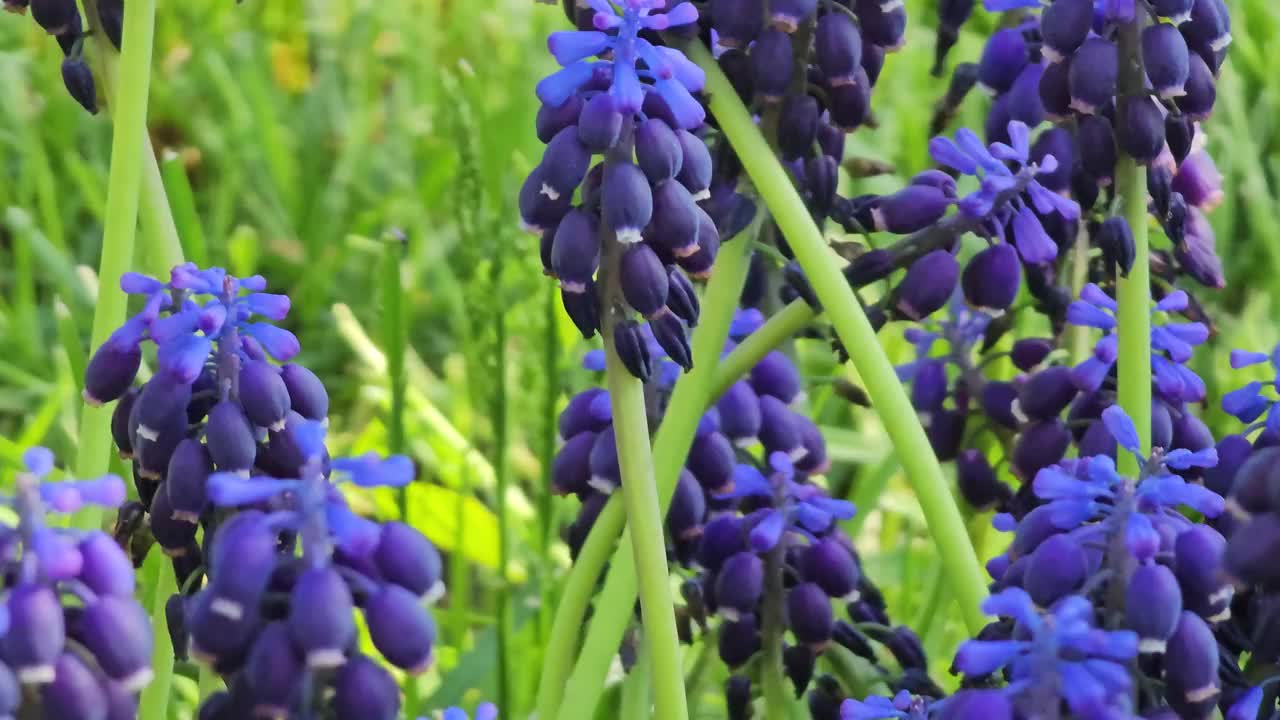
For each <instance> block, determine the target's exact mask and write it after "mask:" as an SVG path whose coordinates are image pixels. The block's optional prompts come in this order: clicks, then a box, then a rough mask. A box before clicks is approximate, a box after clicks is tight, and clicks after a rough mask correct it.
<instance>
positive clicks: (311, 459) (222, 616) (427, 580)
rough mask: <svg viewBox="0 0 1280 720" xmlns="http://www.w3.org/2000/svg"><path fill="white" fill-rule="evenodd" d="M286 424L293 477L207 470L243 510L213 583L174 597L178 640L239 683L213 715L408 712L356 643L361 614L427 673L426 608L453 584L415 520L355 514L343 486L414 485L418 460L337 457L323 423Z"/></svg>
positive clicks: (390, 649) (393, 660)
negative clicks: (296, 460)
mask: <svg viewBox="0 0 1280 720" xmlns="http://www.w3.org/2000/svg"><path fill="white" fill-rule="evenodd" d="M285 432H286V437H287V438H288V440H289V442H290V443H291V445H292V446H293V448H294V450H295V452H297V453H298V456H299V457H300V458H302V463H301V470H300V471H299V473H298V474H297V476H296V477H295V478H292V479H280V478H274V477H265V476H256V477H252V478H245V477H242V476H241V475H239V474H236V473H226V472H222V473H215V474H213V475H212V476H210V477H209V479H208V495H209V499H210V501H211V502H212V503H213V504H214V505H216V506H217V507H219V508H224V509H238V512H236V513H235V514H234V515H231V516H230V517H229V518H228V519H227V520H225V521H223V522H222V523H221V524H220V525H219V527H218V529H217V532H216V534H214V536H213V539H212V542H211V543H210V547H209V554H208V560H207V563H208V570H207V575H208V583H207V584H206V585H205V587H204V588H203V589H201V590H200V591H198V592H196V593H194V594H192V595H189V596H185V597H184V596H175V598H177V599H176V600H175V601H173V602H175V603H180V605H181V607H180V609H179V610H178V611H177V612H175V615H176V619H177V620H178V624H179V627H178V628H171V629H175V630H178V631H179V632H176V633H175V636H176V637H175V646H182V647H189V648H190V652H191V653H192V654H193V655H195V656H196V657H197V658H199V659H201V660H203V661H205V662H208V663H210V664H211V665H212V666H213V668H214V669H215V670H216V671H217V672H218V673H220V674H221V675H223V676H224V677H226V678H227V680H228V682H227V686H228V688H229V690H228V691H226V692H223V693H220V694H218V695H215V696H213V697H212V698H210V699H209V700H208V701H207V708H206V712H207V713H208V715H209V716H210V717H217V718H239V717H248V716H250V715H253V716H259V717H279V718H292V717H307V716H310V713H312V712H316V711H319V710H321V709H324V710H326V712H327V713H332V716H333V717H337V718H339V719H343V718H350V719H351V720H355V719H356V718H361V719H364V718H387V719H388V720H390V719H392V718H398V717H399V712H400V694H399V687H398V684H397V682H396V680H395V678H394V677H393V676H392V675H391V673H390V672H388V671H387V669H386V668H384V667H383V666H382V665H381V664H380V663H378V662H377V661H376V660H375V659H373V658H371V657H369V656H367V655H364V654H362V653H361V652H360V651H359V650H358V648H357V645H356V640H357V630H356V621H355V617H354V613H355V609H356V608H360V609H361V610H362V611H363V614H364V619H365V626H366V627H367V629H368V633H369V638H370V640H371V641H372V643H373V646H374V647H375V648H376V649H377V650H378V652H379V653H380V654H381V656H382V658H383V659H384V660H385V661H386V662H388V663H390V664H391V665H394V666H396V667H398V668H400V669H401V670H404V671H407V672H415V673H416V672H421V671H423V670H425V669H426V668H427V667H428V666H429V665H430V664H431V661H432V657H433V646H434V644H435V624H434V621H433V620H432V618H431V614H430V613H429V612H428V610H427V604H428V603H429V602H431V601H432V600H433V599H434V598H435V597H436V596H438V594H439V592H440V591H441V589H442V587H443V586H442V585H441V582H440V569H441V568H440V558H439V556H438V555H437V553H436V551H435V548H433V547H432V546H431V544H430V543H429V542H428V541H427V539H426V538H425V537H423V536H422V534H421V533H419V532H418V531H417V530H415V529H413V528H411V527H409V526H408V525H405V524H403V523H398V522H394V523H386V524H383V525H379V524H377V523H374V522H372V521H370V520H366V519H364V518H361V517H359V516H357V515H355V514H354V513H353V512H352V511H351V510H350V508H349V507H348V506H347V504H346V502H345V500H344V499H343V496H342V494H341V492H340V491H339V487H338V484H339V483H340V482H343V481H345V482H350V483H352V484H354V485H357V486H359V487H402V486H404V485H405V484H406V483H408V482H410V481H411V480H412V479H413V473H414V470H413V465H412V463H411V462H410V461H409V460H408V458H405V457H401V456H394V457H390V458H386V459H380V458H378V457H377V456H375V455H366V456H362V457H356V458H345V459H335V460H332V461H329V460H328V455H327V453H326V451H325V447H324V428H323V426H322V425H321V424H320V423H318V422H315V421H305V422H302V423H299V424H297V425H295V426H292V427H290V428H289V429H287V430H286V431H285ZM331 473H332V474H333V475H334V476H337V477H331ZM298 546H300V552H298ZM202 716H203V715H202Z"/></svg>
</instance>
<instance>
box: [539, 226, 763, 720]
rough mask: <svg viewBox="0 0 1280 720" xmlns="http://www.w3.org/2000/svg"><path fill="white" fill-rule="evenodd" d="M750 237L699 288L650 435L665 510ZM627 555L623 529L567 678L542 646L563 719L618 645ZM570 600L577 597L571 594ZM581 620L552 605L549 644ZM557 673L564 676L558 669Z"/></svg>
mask: <svg viewBox="0 0 1280 720" xmlns="http://www.w3.org/2000/svg"><path fill="white" fill-rule="evenodd" d="M753 237H754V235H753V234H752V233H751V232H750V231H748V233H747V234H745V235H744V236H743V237H741V238H738V239H736V240H733V241H732V242H727V243H725V244H724V245H722V246H721V247H720V254H719V255H717V256H716V262H715V267H714V269H713V270H712V273H711V280H710V281H709V282H708V283H707V289H706V292H705V293H703V297H702V315H701V317H700V318H699V322H698V327H697V328H695V329H694V332H693V340H692V348H693V369H692V370H690V371H689V372H687V373H685V375H684V376H683V377H682V378H681V379H680V381H679V382H677V383H676V387H675V390H674V391H673V392H672V394H671V400H670V402H668V403H667V410H666V413H665V414H664V415H663V419H662V424H661V425H660V426H659V427H658V431H657V433H655V435H654V441H653V457H654V461H655V463H656V472H655V481H656V483H657V486H658V497H659V501H660V504H661V507H662V508H663V511H664V512H665V510H666V508H667V506H668V505H670V503H671V494H672V492H673V491H674V490H675V486H676V480H677V479H678V478H679V476H680V469H681V468H682V467H684V459H685V457H686V456H688V454H689V448H690V447H691V446H692V445H693V435H694V431H695V430H697V427H698V421H699V420H700V419H701V417H702V413H703V412H704V411H705V410H706V408H707V406H708V405H709V404H710V402H711V400H712V398H714V397H716V396H715V395H712V394H710V387H711V378H712V377H714V376H715V374H716V372H717V365H718V363H719V359H720V352H721V350H722V349H723V348H724V341H725V339H726V338H727V337H728V336H729V324H730V323H731V322H732V321H733V314H734V311H735V310H736V309H737V306H738V297H739V295H740V294H741V293H742V285H743V283H744V282H745V281H746V277H747V267H748V266H749V264H750V263H749V258H750V250H751V239H752V238H753ZM616 503H617V500H616V499H610V501H609V504H608V505H606V506H605V510H604V512H602V513H601V515H600V517H599V518H597V519H596V522H595V525H593V526H592V528H591V533H590V535H588V537H587V542H586V548H590V549H592V550H598V549H599V548H601V547H603V548H605V552H607V548H608V547H609V546H610V545H612V543H613V539H614V538H616V537H618V535H619V533H621V532H622V524H623V517H622V514H621V513H620V512H612V513H611V512H610V510H611V508H612V507H613V506H614V505H615V504H616ZM632 557H633V553H632V549H631V542H630V538H629V535H623V536H622V541H621V542H620V543H619V544H618V549H617V551H616V552H615V553H614V555H613V559H612V561H610V564H609V575H608V578H607V579H606V581H605V586H604V589H603V590H602V591H601V593H600V600H599V602H597V603H596V614H595V616H594V617H593V618H592V620H591V625H590V627H589V628H588V630H587V638H586V640H585V642H584V643H583V647H582V651H581V654H580V655H579V658H578V661H577V663H576V665H575V666H574V668H573V673H572V674H571V675H569V676H568V680H567V683H565V682H562V683H557V684H554V685H553V684H552V683H554V679H553V677H551V676H553V675H560V674H561V673H562V672H567V670H561V669H560V668H556V667H553V666H552V663H551V654H550V648H549V649H548V660H547V663H546V665H545V666H544V668H543V677H542V683H541V684H540V686H539V687H540V693H539V698H540V699H539V707H540V708H541V707H543V706H544V704H548V703H545V702H544V701H545V698H544V697H543V696H544V694H545V693H547V692H548V691H549V692H551V693H564V695H565V696H567V697H570V698H573V701H572V702H571V703H568V704H566V705H565V707H563V708H561V710H560V714H559V716H558V717H560V718H562V720H568V719H569V718H590V717H592V715H593V713H594V712H595V708H596V705H597V704H598V703H599V701H600V695H601V693H602V692H603V689H604V680H605V676H606V675H607V674H608V671H609V664H610V659H611V658H612V657H613V655H614V654H615V653H617V651H618V643H619V642H621V640H622V634H623V632H624V631H625V630H626V626H627V622H628V619H629V618H630V608H631V607H632V606H634V605H635V601H636V575H635V565H634V563H633V561H632ZM591 559H592V560H595V562H588V557H587V550H586V549H585V548H584V550H583V551H582V553H581V554H580V555H579V557H578V560H577V562H576V563H574V566H573V570H572V571H571V572H570V575H569V583H570V585H571V586H572V589H571V588H569V587H566V589H565V595H564V596H563V599H562V600H561V602H562V603H565V602H566V601H567V600H568V599H569V596H570V594H571V592H584V590H583V588H585V592H587V593H590V591H591V590H592V589H593V588H594V587H595V582H596V580H597V578H599V576H600V572H601V571H602V569H603V567H604V558H603V557H599V556H595V557H593V558H591ZM574 600H575V601H576V600H577V598H574ZM585 603H586V600H585V599H583V600H582V604H583V607H585ZM581 625H582V613H581V611H578V612H576V613H575V614H570V613H568V612H566V611H565V608H564V605H562V606H561V608H560V610H558V611H557V613H556V619H555V623H554V624H553V626H552V630H551V642H552V643H553V645H552V647H555V644H556V643H559V642H560V637H561V636H562V634H570V635H571V636H572V637H575V638H576V634H577V632H578V629H579V627H580V626H581ZM556 657H557V659H559V658H562V657H564V655H563V654H560V653H558V654H557V656H556ZM560 677H562V678H563V677H564V676H563V675H560ZM556 705H559V699H558V698H557V699H556V702H555V705H553V707H554V706H556ZM538 717H551V715H544V714H543V713H542V712H539V713H538Z"/></svg>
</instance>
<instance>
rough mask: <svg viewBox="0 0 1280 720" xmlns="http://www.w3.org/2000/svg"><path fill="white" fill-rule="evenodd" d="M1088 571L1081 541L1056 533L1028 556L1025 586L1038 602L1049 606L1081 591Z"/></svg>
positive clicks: (1024, 577)
mask: <svg viewBox="0 0 1280 720" xmlns="http://www.w3.org/2000/svg"><path fill="white" fill-rule="evenodd" d="M1088 572H1089V567H1088V562H1087V560H1086V559H1085V554H1084V549H1083V548H1081V547H1080V543H1079V542H1077V541H1076V540H1075V539H1073V538H1071V537H1069V536H1067V535H1053V536H1051V537H1049V538H1047V539H1046V540H1045V541H1044V542H1042V543H1040V546H1039V547H1037V548H1036V550H1035V552H1033V553H1031V556H1030V557H1029V558H1028V560H1027V569H1026V572H1025V573H1024V574H1023V577H1022V587H1023V589H1025V590H1026V591H1027V594H1029V595H1030V596H1031V599H1032V600H1034V601H1035V603H1036V604H1037V605H1039V606H1040V607H1043V608H1047V607H1049V606H1051V605H1052V604H1053V603H1054V602H1056V601H1057V600H1058V599H1059V598H1061V597H1064V596H1066V595H1069V594H1071V593H1073V592H1075V591H1076V590H1078V589H1079V588H1080V586H1081V585H1083V584H1084V581H1085V578H1086V576H1087V575H1088Z"/></svg>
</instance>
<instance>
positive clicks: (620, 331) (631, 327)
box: [613, 245, 666, 382]
mask: <svg viewBox="0 0 1280 720" xmlns="http://www.w3.org/2000/svg"><path fill="white" fill-rule="evenodd" d="M635 247H644V246H643V245H637V246H635ZM662 278H663V279H664V280H665V279H666V276H665V275H663V276H662ZM663 309H665V308H663ZM613 347H614V350H615V351H616V352H617V353H618V358H619V359H621V360H622V364H623V366H625V367H626V368H627V372H629V373H631V375H632V376H633V377H635V378H636V379H638V380H640V382H648V381H649V378H650V377H651V376H652V375H653V361H652V359H651V358H650V357H649V342H648V338H646V337H645V336H644V334H643V333H642V332H641V331H640V326H639V325H637V324H636V323H635V322H634V321H632V320H620V321H619V322H617V323H616V324H615V325H614V326H613Z"/></svg>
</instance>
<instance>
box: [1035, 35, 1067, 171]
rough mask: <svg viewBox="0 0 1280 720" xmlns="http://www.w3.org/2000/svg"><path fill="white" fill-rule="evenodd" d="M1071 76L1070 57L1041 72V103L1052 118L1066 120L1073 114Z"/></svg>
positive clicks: (1046, 113)
mask: <svg viewBox="0 0 1280 720" xmlns="http://www.w3.org/2000/svg"><path fill="white" fill-rule="evenodd" d="M1070 77H1071V60H1070V58H1068V59H1066V60H1063V61H1062V62H1056V63H1051V64H1049V65H1047V66H1045V68H1044V72H1043V73H1041V74H1040V86H1039V88H1038V92H1039V94H1040V105H1041V106H1042V107H1043V108H1044V112H1045V115H1046V116H1047V117H1048V118H1049V119H1050V120H1064V119H1066V118H1068V117H1070V115H1071V86H1070ZM1066 164H1067V165H1068V167H1069V166H1070V163H1066Z"/></svg>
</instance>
